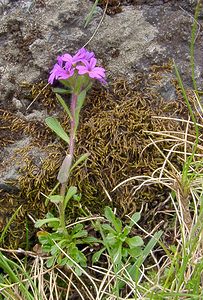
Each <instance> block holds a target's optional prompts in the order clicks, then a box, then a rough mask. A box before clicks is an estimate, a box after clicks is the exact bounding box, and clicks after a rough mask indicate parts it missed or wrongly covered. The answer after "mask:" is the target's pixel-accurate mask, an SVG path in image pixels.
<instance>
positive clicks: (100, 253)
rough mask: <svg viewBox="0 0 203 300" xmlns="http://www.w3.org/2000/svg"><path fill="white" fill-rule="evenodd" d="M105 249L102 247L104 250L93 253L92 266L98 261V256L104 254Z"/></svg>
mask: <svg viewBox="0 0 203 300" xmlns="http://www.w3.org/2000/svg"><path fill="white" fill-rule="evenodd" d="M105 249H106V248H105V247H104V248H102V249H101V250H99V251H97V252H95V253H94V254H93V256H92V263H93V264H94V263H96V262H98V261H99V259H100V256H101V255H102V253H103V252H104V250H105Z"/></svg>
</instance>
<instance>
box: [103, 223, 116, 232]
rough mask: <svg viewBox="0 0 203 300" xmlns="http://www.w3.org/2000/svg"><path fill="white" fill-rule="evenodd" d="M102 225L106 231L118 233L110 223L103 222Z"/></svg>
mask: <svg viewBox="0 0 203 300" xmlns="http://www.w3.org/2000/svg"><path fill="white" fill-rule="evenodd" d="M101 227H102V229H103V230H105V231H108V232H111V233H114V234H116V231H115V230H114V229H113V228H112V227H111V226H110V225H109V224H102V225H101Z"/></svg>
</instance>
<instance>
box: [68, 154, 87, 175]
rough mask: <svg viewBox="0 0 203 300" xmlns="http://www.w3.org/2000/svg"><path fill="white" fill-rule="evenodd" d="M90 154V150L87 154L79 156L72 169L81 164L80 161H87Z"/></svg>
mask: <svg viewBox="0 0 203 300" xmlns="http://www.w3.org/2000/svg"><path fill="white" fill-rule="evenodd" d="M88 156H90V153H89V152H87V153H85V154H82V155H81V156H80V157H79V158H78V160H77V161H76V162H75V163H74V165H73V166H72V168H71V169H70V171H72V170H73V169H75V168H76V167H77V165H79V164H80V163H82V162H83V161H85V160H86V159H87V158H88Z"/></svg>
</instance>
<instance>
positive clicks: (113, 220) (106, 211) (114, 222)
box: [104, 206, 122, 232]
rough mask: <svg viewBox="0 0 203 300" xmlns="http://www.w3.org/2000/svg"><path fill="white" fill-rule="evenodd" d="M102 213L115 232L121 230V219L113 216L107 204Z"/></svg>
mask: <svg viewBox="0 0 203 300" xmlns="http://www.w3.org/2000/svg"><path fill="white" fill-rule="evenodd" d="M104 215H105V217H106V218H107V219H108V220H109V222H111V223H112V225H113V226H114V228H115V229H116V231H117V232H121V231H122V223H121V220H119V219H118V218H116V217H115V215H114V213H113V211H112V209H111V208H110V207H109V206H106V207H105V209H104Z"/></svg>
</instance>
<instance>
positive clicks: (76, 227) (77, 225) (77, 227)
mask: <svg viewBox="0 0 203 300" xmlns="http://www.w3.org/2000/svg"><path fill="white" fill-rule="evenodd" d="M83 228H84V225H83V224H81V223H79V224H76V225H75V226H74V227H73V230H72V234H75V233H77V232H78V231H81V230H83Z"/></svg>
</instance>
